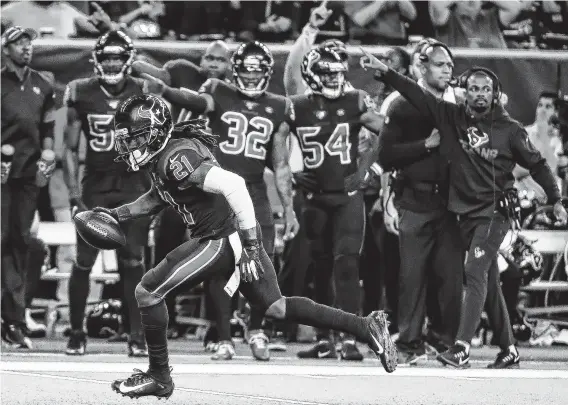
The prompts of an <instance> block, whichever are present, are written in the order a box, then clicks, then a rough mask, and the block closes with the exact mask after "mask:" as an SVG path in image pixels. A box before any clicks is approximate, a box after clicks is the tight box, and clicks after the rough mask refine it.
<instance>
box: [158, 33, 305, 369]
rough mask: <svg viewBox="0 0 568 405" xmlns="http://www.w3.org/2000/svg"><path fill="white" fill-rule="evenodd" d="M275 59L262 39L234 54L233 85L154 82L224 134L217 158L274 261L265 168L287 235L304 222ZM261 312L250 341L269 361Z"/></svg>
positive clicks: (254, 317) (289, 116)
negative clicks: (241, 191)
mask: <svg viewBox="0 0 568 405" xmlns="http://www.w3.org/2000/svg"><path fill="white" fill-rule="evenodd" d="M273 65H274V59H273V57H272V54H271V52H270V50H269V49H268V48H267V47H266V46H265V45H263V44H262V43H260V42H250V43H247V44H242V45H241V46H239V48H238V49H237V50H236V51H235V53H234V54H233V57H232V60H231V67H232V72H233V81H234V84H229V83H225V82H223V81H221V80H218V79H209V80H207V81H206V82H205V83H204V84H203V86H201V88H200V90H199V94H194V93H192V92H188V91H186V90H184V89H182V90H177V89H172V88H170V87H168V86H166V85H165V84H164V83H159V82H158V81H156V80H155V83H156V85H157V90H159V91H158V93H159V94H163V96H164V97H165V98H166V100H168V101H170V102H171V103H172V105H178V106H183V107H185V108H186V109H188V110H190V111H192V112H193V113H195V114H206V115H207V116H208V118H209V125H210V127H211V129H212V130H213V132H214V133H216V134H218V135H219V148H218V149H217V150H216V151H215V156H216V158H217V159H218V161H219V164H220V165H221V167H223V168H224V169H226V170H229V171H231V172H234V173H236V174H238V175H239V176H241V177H242V178H243V179H244V180H245V182H246V185H247V189H248V192H249V194H250V196H251V198H252V200H253V204H254V209H255V215H256V218H257V220H258V222H259V223H260V227H261V229H262V234H263V241H262V242H263V246H264V249H265V250H266V252H267V253H268V256H269V257H270V258H271V259H272V256H273V254H274V239H275V230H274V220H273V214H272V208H271V205H270V202H269V200H268V195H267V190H266V184H265V183H264V178H263V175H264V170H265V168H266V167H269V168H272V169H273V170H274V178H275V182H276V189H277V191H278V194H279V196H280V199H281V201H282V205H283V207H284V218H285V222H286V230H285V234H284V237H285V239H291V238H293V237H294V235H296V234H297V232H298V228H299V224H298V221H297V220H296V215H295V213H294V209H293V204H292V201H293V200H292V175H291V171H290V167H289V165H288V147H287V143H286V141H287V138H288V134H289V132H290V123H291V122H292V121H293V119H294V109H293V106H292V103H291V102H290V100H289V99H287V98H285V97H282V96H279V95H276V94H273V93H270V92H268V91H266V89H267V87H268V84H269V81H270V78H271V76H272V67H273ZM261 325H262V316H261V311H260V310H259V309H258V308H254V307H253V308H252V311H251V321H250V335H251V337H250V339H249V343H250V345H251V349H252V353H253V356H254V357H255V359H257V360H268V359H269V351H268V346H267V344H266V343H267V340H268V338H267V337H266V335H265V334H264V332H262V331H261Z"/></svg>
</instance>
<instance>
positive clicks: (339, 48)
mask: <svg viewBox="0 0 568 405" xmlns="http://www.w3.org/2000/svg"><path fill="white" fill-rule="evenodd" d="M318 48H319V49H322V50H323V49H325V48H329V49H331V50H332V51H335V52H336V53H337V54H338V55H339V57H340V58H341V60H342V61H343V62H344V63H347V62H348V60H349V54H348V53H347V47H346V46H345V44H344V43H343V42H341V41H340V40H339V39H328V40H326V41H323V42H322V43H321V44H320V45H319V46H318Z"/></svg>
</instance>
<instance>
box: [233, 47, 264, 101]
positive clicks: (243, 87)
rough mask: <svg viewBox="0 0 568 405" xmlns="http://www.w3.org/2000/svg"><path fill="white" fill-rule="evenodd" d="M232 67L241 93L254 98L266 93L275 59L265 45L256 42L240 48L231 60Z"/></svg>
mask: <svg viewBox="0 0 568 405" xmlns="http://www.w3.org/2000/svg"><path fill="white" fill-rule="evenodd" d="M231 66H232V70H233V79H234V80H235V84H236V85H237V88H238V89H239V91H240V92H241V93H243V94H244V95H246V96H248V97H252V98H254V97H258V96H260V95H261V94H263V93H264V92H265V91H266V88H267V87H268V83H269V81H270V77H271V76H272V69H273V66H274V58H273V57H272V53H271V52H270V50H269V49H268V48H267V47H266V46H265V45H264V44H262V43H260V42H258V41H254V42H249V43H246V44H242V45H241V46H239V48H238V49H237V50H236V51H235V53H234V54H233V57H232V58H231Z"/></svg>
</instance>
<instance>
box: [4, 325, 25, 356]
mask: <svg viewBox="0 0 568 405" xmlns="http://www.w3.org/2000/svg"><path fill="white" fill-rule="evenodd" d="M3 332H4V335H3V339H4V340H5V341H6V342H8V343H9V344H10V345H11V346H12V347H14V348H17V349H28V350H29V349H32V341H31V340H30V338H29V337H27V336H26V335H25V334H24V331H23V329H22V328H21V327H19V326H16V325H6V326H5V328H4V331H3Z"/></svg>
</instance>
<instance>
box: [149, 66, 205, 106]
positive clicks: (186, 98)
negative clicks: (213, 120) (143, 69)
mask: <svg viewBox="0 0 568 405" xmlns="http://www.w3.org/2000/svg"><path fill="white" fill-rule="evenodd" d="M140 76H141V77H142V78H143V79H144V80H146V82H147V86H148V91H149V92H150V93H154V94H156V95H158V96H161V97H163V98H164V99H165V100H166V101H168V102H170V103H172V104H175V105H177V106H179V107H182V108H185V109H187V110H189V111H191V112H193V113H195V114H196V115H200V114H207V113H209V112H212V111H215V100H214V99H213V96H212V95H211V94H210V93H209V92H205V91H202V89H203V87H204V86H206V85H208V83H210V82H211V81H210V80H207V81H206V82H205V83H204V84H203V86H202V89H200V90H199V93H198V94H196V93H195V92H193V91H190V90H187V89H183V88H182V89H174V88H173V87H170V86H168V85H167V84H166V83H164V82H163V81H162V80H160V79H158V78H156V77H154V76H152V75H149V74H147V73H142V74H141V75H140ZM215 85H216V83H215V84H211V85H210V87H214V86H215Z"/></svg>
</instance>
